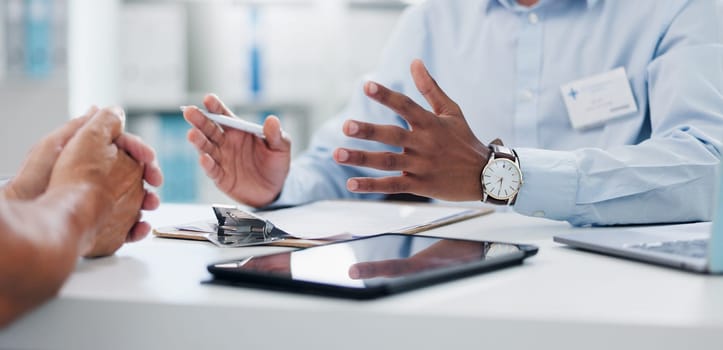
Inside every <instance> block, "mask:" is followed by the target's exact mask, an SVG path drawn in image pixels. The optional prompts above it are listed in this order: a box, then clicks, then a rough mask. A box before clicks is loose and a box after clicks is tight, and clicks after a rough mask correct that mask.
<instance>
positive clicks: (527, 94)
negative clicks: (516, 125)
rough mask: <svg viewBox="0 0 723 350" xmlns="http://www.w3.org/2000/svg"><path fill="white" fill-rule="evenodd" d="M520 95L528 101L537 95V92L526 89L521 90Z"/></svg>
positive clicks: (523, 99)
mask: <svg viewBox="0 0 723 350" xmlns="http://www.w3.org/2000/svg"><path fill="white" fill-rule="evenodd" d="M520 97H521V98H522V101H525V102H528V101H531V100H532V99H533V98H534V97H535V94H534V93H533V92H532V91H530V90H527V89H525V90H522V91H521V92H520Z"/></svg>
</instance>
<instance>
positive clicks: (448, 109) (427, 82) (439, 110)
mask: <svg viewBox="0 0 723 350" xmlns="http://www.w3.org/2000/svg"><path fill="white" fill-rule="evenodd" d="M410 70H411V73H412V79H413V80H414V84H415V85H416V86H417V90H419V93H421V94H422V96H424V98H425V99H426V100H427V102H429V105H430V106H432V110H433V111H434V114H436V115H441V114H458V112H459V107H458V106H457V104H456V103H455V102H454V101H452V99H451V98H449V96H447V94H446V93H445V92H444V91H443V90H442V88H440V87H439V85H438V84H437V82H436V81H435V80H434V79H433V78H432V76H431V75H430V74H429V71H428V70H427V67H425V66H424V63H423V62H422V61H421V60H419V59H416V60H414V61H412V65H411V67H410Z"/></svg>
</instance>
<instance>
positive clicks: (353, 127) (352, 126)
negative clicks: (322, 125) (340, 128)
mask: <svg viewBox="0 0 723 350" xmlns="http://www.w3.org/2000/svg"><path fill="white" fill-rule="evenodd" d="M346 127H347V128H346V130H347V131H348V132H349V135H356V133H357V132H359V124H357V123H355V122H348V124H347V125H346Z"/></svg>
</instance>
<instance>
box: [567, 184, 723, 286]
mask: <svg viewBox="0 0 723 350" xmlns="http://www.w3.org/2000/svg"><path fill="white" fill-rule="evenodd" d="M722 173H723V172H722ZM720 182H721V183H723V177H721V180H720ZM717 202H718V203H721V204H720V205H716V209H715V213H714V215H713V222H712V223H710V222H704V223H695V224H680V225H658V226H636V227H627V228H619V229H617V228H601V229H596V230H590V231H585V232H579V233H570V234H563V235H557V236H555V237H554V238H553V239H554V241H555V242H558V243H562V244H567V245H569V246H572V247H575V248H580V249H583V250H588V251H593V252H598V253H603V254H607V255H613V256H618V257H622V258H628V259H633V260H639V261H644V262H649V263H653V264H658V265H664V266H669V267H674V268H678V269H682V270H687V271H694V272H699V273H711V274H721V273H723V184H720V183H719V186H718V197H717Z"/></svg>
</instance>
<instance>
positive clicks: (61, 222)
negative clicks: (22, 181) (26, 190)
mask: <svg viewBox="0 0 723 350" xmlns="http://www.w3.org/2000/svg"><path fill="white" fill-rule="evenodd" d="M89 192H90V191H88V190H87V189H81V188H74V189H71V188H68V189H64V190H57V191H50V192H48V193H47V194H45V195H43V196H42V197H41V198H38V199H37V200H34V201H7V200H4V199H0V247H2V248H1V249H2V254H0V327H2V326H4V325H6V324H8V323H9V322H10V321H12V320H13V319H15V318H17V317H19V316H20V315H21V314H23V313H24V312H26V311H28V310H30V309H31V308H33V307H36V306H38V305H40V304H41V303H43V302H44V301H46V300H47V299H49V298H51V297H52V296H54V295H55V294H56V293H57V292H58V290H59V289H60V287H61V286H62V283H63V281H65V279H66V278H67V277H68V275H70V273H71V272H72V271H73V268H74V266H75V263H76V261H77V258H78V256H79V254H80V251H81V246H82V244H83V243H84V242H83V240H84V237H87V236H88V235H87V232H88V231H89V230H91V229H92V225H89V224H88V222H89V219H88V218H82V217H79V214H80V213H82V212H83V211H84V210H86V209H85V207H86V206H88V205H93V204H92V202H93V199H92V198H90V199H89V197H92V194H89Z"/></svg>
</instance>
